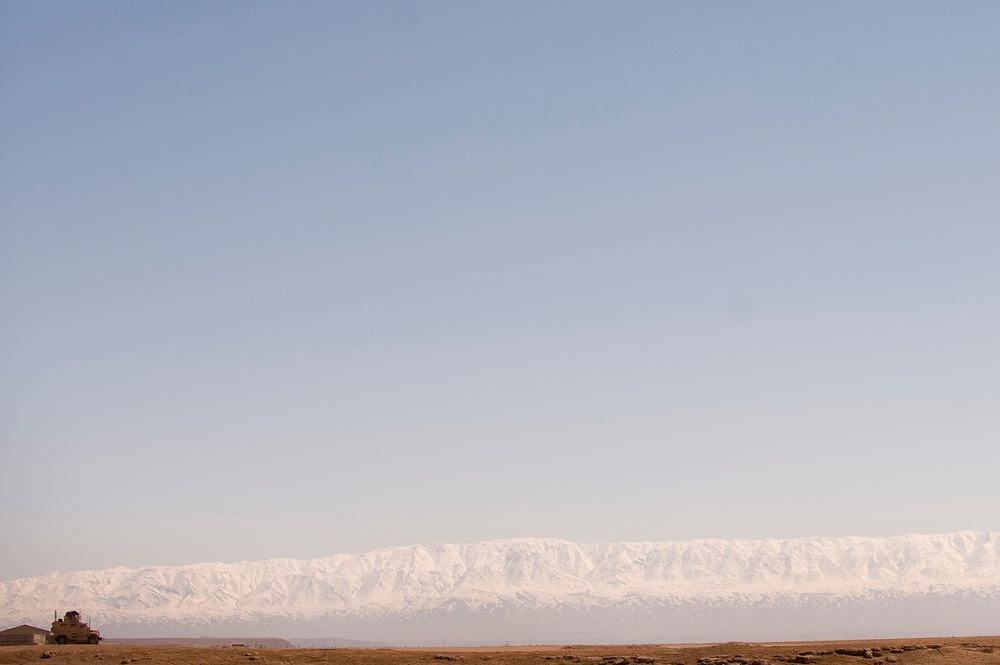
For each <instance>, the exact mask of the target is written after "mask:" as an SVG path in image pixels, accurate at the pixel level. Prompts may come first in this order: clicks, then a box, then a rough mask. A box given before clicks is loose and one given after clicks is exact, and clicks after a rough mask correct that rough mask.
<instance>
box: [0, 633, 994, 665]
mask: <svg viewBox="0 0 1000 665" xmlns="http://www.w3.org/2000/svg"><path fill="white" fill-rule="evenodd" d="M4 663H40V664H41V663H44V664H45V665H83V664H87V665H101V664H106V665H119V664H124V665H195V664H198V665H286V664H287V665H311V664H313V663H331V664H332V665H572V664H580V665H643V664H645V665H650V664H655V665H782V664H795V665H807V664H810V663H811V664H815V665H1000V637H948V638H928V639H916V638H910V639H891V640H877V639H876V640H852V641H838V642H781V643H774V642H727V643H724V644H677V645H667V644H632V645H609V646H595V645H572V646H518V647H455V648H451V647H449V648H443V647H442V648H419V649H417V648H412V649H406V648H384V649H249V648H246V647H239V646H237V647H225V648H202V647H157V646H141V645H138V646H137V645H119V644H114V645H101V646H86V645H65V646H56V645H51V646H4V647H0V664H4Z"/></svg>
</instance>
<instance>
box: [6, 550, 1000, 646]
mask: <svg viewBox="0 0 1000 665" xmlns="http://www.w3.org/2000/svg"><path fill="white" fill-rule="evenodd" d="M54 609H60V610H63V609H77V610H80V611H82V612H84V614H85V615H86V616H88V617H89V618H90V620H91V623H92V624H93V625H94V626H96V627H99V628H100V630H101V632H102V634H104V635H105V636H106V637H107V638H109V639H114V638H155V637H167V636H169V637H197V636H204V635H215V636H225V635H254V636H278V637H282V638H286V639H289V640H291V641H292V642H303V643H309V641H310V640H312V641H314V642H328V641H329V640H333V641H334V642H336V641H337V640H340V642H341V643H342V644H344V645H347V644H348V643H350V642H357V643H358V644H361V643H364V642H365V641H367V642H373V643H378V644H398V645H440V644H442V643H448V644H450V645H460V644H504V643H510V644H557V643H591V644H596V643H666V642H692V641H731V640H745V641H763V640H798V639H850V638H867V637H918V636H928V635H986V634H1000V534H997V533H987V532H969V531H963V532H958V533H951V534H943V535H908V536H899V537H893V538H800V539H792V540H691V541H684V542H664V543H589V544H582V543H572V542H567V541H563V540H555V539H550V538H516V539H506V540H494V541H488V542H481V543H471V544H437V545H414V546H411V547H393V548H387V549H380V550H376V551H373V552H368V553H366V554H360V555H334V556H330V557H324V558H320V559H312V560H308V561H300V560H294V559H272V560H268V561H260V562H242V563H233V564H222V563H203V564H193V565H188V566H180V567H160V566H156V567H146V568H137V569H130V568H122V567H119V568H111V569H108V570H100V571H83V572H57V573H51V574H48V575H44V576H41V577H33V578H27V579H21V580H14V581H10V582H0V626H2V625H16V624H21V623H25V624H30V625H40V626H45V625H48V622H49V621H51V618H50V617H51V616H52V611H53V610H54ZM331 635H339V636H342V637H341V638H329V637H327V638H323V637H321V636H331Z"/></svg>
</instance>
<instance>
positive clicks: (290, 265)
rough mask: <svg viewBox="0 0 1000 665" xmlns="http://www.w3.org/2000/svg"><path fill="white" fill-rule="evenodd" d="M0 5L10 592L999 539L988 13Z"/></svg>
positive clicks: (997, 300) (1, 278) (992, 57)
mask: <svg viewBox="0 0 1000 665" xmlns="http://www.w3.org/2000/svg"><path fill="white" fill-rule="evenodd" d="M0 18H2V20H0V89H2V90H3V91H4V92H3V102H4V103H3V104H0V133H2V134H0V136H2V140H3V145H4V149H3V150H2V155H3V156H2V157H0V191H3V192H4V195H3V196H2V197H0V218H2V219H3V222H2V242H0V307H2V308H3V309H2V311H3V316H4V325H3V326H2V327H0V376H2V377H3V378H2V379H0V428H2V429H0V441H2V446H3V448H2V451H0V452H2V454H3V456H4V460H5V466H7V467H8V468H12V469H18V470H19V471H18V472H17V473H16V474H10V475H8V476H7V477H5V480H4V482H3V484H2V485H0V520H2V524H0V528H2V530H3V533H4V534H5V536H4V538H5V548H4V549H5V552H4V557H3V560H2V561H0V579H14V578H18V577H25V576H28V575H36V574H41V573H45V572H48V571H50V570H53V569H64V570H65V569H82V568H105V567H109V566H114V565H129V566H139V565H176V564H185V563H192V562H198V561H210V560H216V559H218V560H224V561H235V560H244V559H264V558H269V557H278V556H287V557H295V558H310V557H320V556H325V555H328V554H330V553H332V552H361V551H365V550H369V549H374V548H376V547H381V546H386V545H397V544H410V543H417V542H432V541H445V542H448V541H450V542H462V541H473V540H483V539H489V538H499V537H510V536H523V535H541V536H550V537H558V538H566V539H569V540H576V541H613V540H628V541H640V540H676V539H683V538H693V537H725V538H734V537H792V536H806V535H827V536H833V535H848V534H850V535H893V534H902V533H907V532H950V531H956V530H960V529H971V530H978V531H1000V521H998V520H1000V517H998V516H1000V497H998V490H997V486H996V483H995V482H994V475H995V469H996V468H997V463H998V462H1000V453H998V452H997V451H998V447H997V446H996V445H995V442H996V432H997V431H1000V392H998V391H1000V388H998V383H997V381H996V377H997V376H1000V360H998V354H997V352H996V345H995V340H996V339H997V337H998V332H1000V307H998V305H1000V293H998V290H1000V268H998V265H997V261H996V256H998V255H1000V233H998V226H997V224H996V212H995V211H996V210H997V209H1000V206H998V203H1000V200H998V198H1000V194H998V190H997V188H996V186H995V184H996V174H997V173H998V172H1000V168H998V167H1000V164H998V159H1000V157H998V155H1000V134H998V133H1000V129H998V127H997V123H996V122H995V119H996V118H997V117H1000V80H998V78H1000V75H998V70H997V67H996V63H997V62H1000V46H998V44H997V40H996V39H995V35H996V34H997V32H998V28H1000V7H998V6H997V5H996V4H995V3H962V4H960V5H957V6H948V7H945V6H944V5H940V4H934V3H920V2H906V3H901V2H900V3H892V2H888V3H880V4H878V5H875V6H872V5H869V4H865V3H850V2H848V3H830V4H827V5H816V4H810V5H801V4H795V3H770V4H767V5H762V6H749V5H740V4H737V3H732V4H728V3H721V4H713V5H707V6H706V5H696V4H690V5H681V4H662V5H659V4H642V3H635V4H630V5H624V6H621V5H611V4H608V5H600V4H590V3H574V4H572V5H565V4H555V3H552V4H542V5H539V4H537V3H504V4H503V5H497V6H483V5H467V4H462V3H437V4H433V5H412V4H396V3H380V4H374V5H373V4H361V3H358V4H331V5H323V4H272V5H268V4H263V5H253V6H250V5H247V4H244V3H213V4H211V5H207V6H206V5H202V4H186V3H169V4H167V3H164V4H134V5H133V4H111V3H90V4H86V5H79V4H72V3H46V4H39V3H31V4H27V3H25V4H11V3H7V4H5V5H3V6H2V7H0ZM8 534H9V535H8ZM109 534H123V537H121V538H115V539H114V541H113V543H112V542H111V540H109ZM125 534H127V536H126V535H125ZM67 549H71V550H72V556H68V555H67Z"/></svg>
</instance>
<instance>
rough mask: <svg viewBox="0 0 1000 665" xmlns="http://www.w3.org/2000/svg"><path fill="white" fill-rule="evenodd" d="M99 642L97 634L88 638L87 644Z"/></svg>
mask: <svg viewBox="0 0 1000 665" xmlns="http://www.w3.org/2000/svg"><path fill="white" fill-rule="evenodd" d="M98 642H100V640H99V639H97V635H91V636H90V637H88V638H87V644H97V643H98Z"/></svg>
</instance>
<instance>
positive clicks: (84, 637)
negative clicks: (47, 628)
mask: <svg viewBox="0 0 1000 665" xmlns="http://www.w3.org/2000/svg"><path fill="white" fill-rule="evenodd" d="M50 639H51V640H52V641H53V642H55V643H56V644H100V642H101V640H103V639H104V638H103V637H101V633H100V632H98V631H96V630H91V629H90V624H86V623H84V622H82V621H80V613H79V612H77V611H75V610H74V611H71V612H67V613H66V616H65V617H63V618H62V619H56V620H55V621H53V622H52V636H51V638H50Z"/></svg>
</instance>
